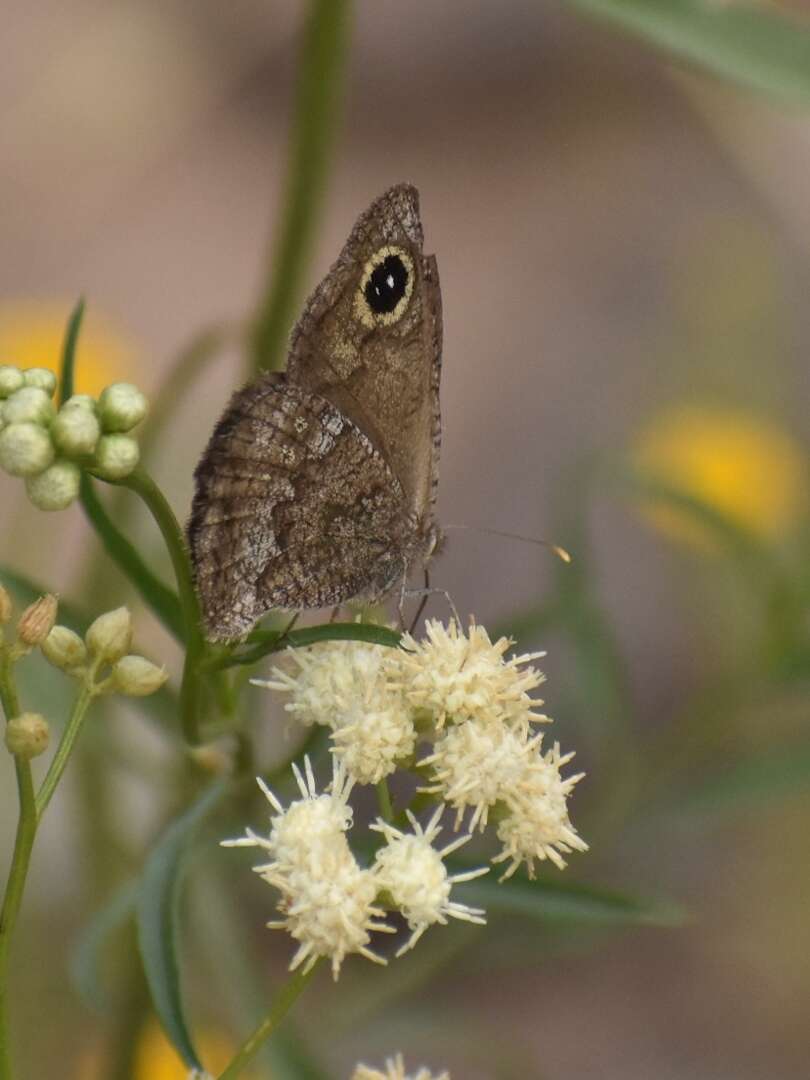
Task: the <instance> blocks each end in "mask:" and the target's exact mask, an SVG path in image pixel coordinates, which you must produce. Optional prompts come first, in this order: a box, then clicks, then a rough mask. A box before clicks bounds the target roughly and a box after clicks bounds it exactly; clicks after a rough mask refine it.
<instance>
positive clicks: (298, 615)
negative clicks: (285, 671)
mask: <svg viewBox="0 0 810 1080" xmlns="http://www.w3.org/2000/svg"><path fill="white" fill-rule="evenodd" d="M300 618H301V612H300V611H296V613H295V614H294V615H293V617H292V618H291V619H290V621H289V622H288V623H287V625H286V626H285V627H284V629H283V630H282V631H281V633H280V634H279V636H278V641H277V642H276V648H277V649H280V648H281V646H282V645H283V643H284V639H285V638H286V636H287V634H289V632H290V631H291V630H292V628H293V627H294V626H295V624H296V623H297V622H298V620H299V619H300Z"/></svg>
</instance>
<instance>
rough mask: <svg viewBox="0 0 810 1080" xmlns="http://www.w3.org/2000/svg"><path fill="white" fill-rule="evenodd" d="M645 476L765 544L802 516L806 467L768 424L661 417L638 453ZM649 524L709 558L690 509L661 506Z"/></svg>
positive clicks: (689, 411)
mask: <svg viewBox="0 0 810 1080" xmlns="http://www.w3.org/2000/svg"><path fill="white" fill-rule="evenodd" d="M632 461H633V464H634V465H635V466H636V467H637V468H638V469H639V470H640V471H641V473H642V474H643V475H644V476H645V477H648V478H650V479H652V480H657V481H659V482H660V483H662V484H665V485H667V486H668V487H670V488H672V489H673V490H675V491H679V492H682V493H683V494H684V495H690V496H693V497H694V498H696V499H699V500H700V501H701V502H704V503H706V504H707V505H708V506H710V507H713V508H714V509H716V510H717V511H719V512H720V513H722V514H724V515H725V516H726V517H728V518H729V519H730V520H731V521H733V522H735V523H736V524H738V525H739V526H741V527H743V528H745V529H747V530H748V531H749V532H752V533H755V534H757V535H758V536H760V537H761V538H763V539H775V538H777V537H779V536H782V535H784V534H785V533H787V532H788V531H789V530H790V528H791V526H792V525H794V524H795V522H796V520H797V519H798V517H799V515H800V514H801V512H802V510H803V508H804V499H805V485H806V480H807V475H806V459H805V455H804V452H803V450H802V447H801V446H800V445H799V444H798V443H797V442H796V441H795V440H794V439H793V438H791V436H790V435H788V434H787V433H786V432H785V431H784V429H783V428H781V427H779V426H777V425H776V424H774V423H772V422H771V421H769V420H766V419H764V418H762V417H756V416H753V415H751V414H747V413H744V412H741V411H734V410H730V409H714V408H711V407H709V406H680V407H676V408H673V409H670V410H667V411H666V412H664V413H662V414H660V415H658V416H657V417H656V418H655V419H654V420H653V421H652V422H651V423H650V424H649V425H648V426H647V428H646V429H645V430H644V431H643V432H642V434H641V436H640V438H639V439H638V441H637V443H636V446H635V448H634V450H633V453H632ZM644 513H645V516H646V517H647V518H648V519H649V520H650V521H651V522H652V523H653V524H654V525H656V526H657V527H658V528H660V529H661V530H662V531H663V532H666V533H668V534H669V535H670V536H672V537H674V538H675V539H678V540H683V541H685V542H687V543H691V544H693V545H695V546H698V547H701V548H703V549H704V550H705V549H707V548H710V547H712V546H713V545H712V541H711V538H710V537H709V536H708V534H707V532H706V531H705V530H704V529H703V528H702V527H701V525H700V523H699V521H697V520H696V518H695V517H694V516H692V515H690V514H689V512H688V510H687V509H684V510H682V511H681V510H679V509H678V508H677V507H675V506H664V505H656V506H650V507H646V508H645V511H644Z"/></svg>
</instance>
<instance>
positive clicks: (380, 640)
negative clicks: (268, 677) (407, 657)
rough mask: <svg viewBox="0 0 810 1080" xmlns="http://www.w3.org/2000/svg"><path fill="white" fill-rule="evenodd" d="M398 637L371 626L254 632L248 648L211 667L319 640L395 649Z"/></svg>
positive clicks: (251, 659)
mask: <svg viewBox="0 0 810 1080" xmlns="http://www.w3.org/2000/svg"><path fill="white" fill-rule="evenodd" d="M400 640H401V634H400V633H399V631H397V630H390V629H389V628H388V627H387V626H377V625H376V624H374V623H357V622H350V623H324V624H323V625H322V626H305V627H303V628H302V629H301V630H290V631H289V632H287V633H285V632H284V631H283V630H254V631H253V633H252V634H251V635H250V637H249V638H248V641H249V642H254V643H255V644H254V645H253V647H252V648H248V649H245V651H244V652H240V653H230V654H228V655H227V656H221V655H220V656H215V657H214V658H213V660H212V662H211V663H210V665H208V666H210V667H211V668H214V669H217V668H228V667H234V666H235V665H237V664H255V663H256V662H257V661H258V660H261V659H262V658H263V657H265V656H269V655H270V653H274V652H279V651H280V650H281V649H286V648H288V647H289V648H291V649H302V648H305V647H306V646H307V645H317V644H318V643H319V642H321V641H366V642H369V643H370V644H371V645H386V646H388V647H389V648H394V649H396V648H398V647H399V643H400Z"/></svg>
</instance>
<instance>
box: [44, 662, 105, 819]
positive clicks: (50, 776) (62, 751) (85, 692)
mask: <svg viewBox="0 0 810 1080" xmlns="http://www.w3.org/2000/svg"><path fill="white" fill-rule="evenodd" d="M94 696H95V695H94V694H93V688H92V684H91V683H90V681H89V680H88V682H86V683H84V684H83V686H82V688H81V690H80V691H79V695H78V697H77V698H76V701H75V702H74V704H73V709H72V710H71V713H70V717H69V718H68V722H67V724H66V725H65V730H64V731H63V732H62V738H61V740H60V742H59V746H58V747H57V749H56V753H55V754H54V756H53V758H52V759H51V763H50V765H49V766H48V771H47V772H46V774H45V779H44V780H43V781H42V786H41V787H40V789H39V791H38V792H37V797H36V811H37V822H39V821H41V819H42V815H43V814H44V813H45V809H46V807H47V805H48V803H49V802H50V801H51V796H52V795H53V793H54V791H55V790H56V785H57V784H58V783H59V781H60V780H61V779H62V773H63V772H64V771H65V766H66V765H67V763H68V758H69V757H70V753H71V751H72V749H73V746H74V744H75V742H76V739H77V737H78V735H79V731H80V730H81V726H82V723H83V722H84V718H85V715H86V713H87V709H88V707H89V705H90V703H91V701H92V700H93V697H94Z"/></svg>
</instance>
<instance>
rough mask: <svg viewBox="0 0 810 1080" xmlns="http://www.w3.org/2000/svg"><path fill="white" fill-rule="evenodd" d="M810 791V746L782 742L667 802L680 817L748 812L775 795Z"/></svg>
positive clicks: (733, 763) (710, 777)
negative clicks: (784, 745)
mask: <svg viewBox="0 0 810 1080" xmlns="http://www.w3.org/2000/svg"><path fill="white" fill-rule="evenodd" d="M807 792H810V746H808V745H803V746H802V745H799V746H789V747H783V746H780V747H778V748H777V749H775V750H767V751H765V750H760V751H759V752H758V753H757V754H756V755H753V756H752V757H749V758H746V759H744V760H742V761H735V762H731V763H729V764H728V765H726V767H725V768H723V769H722V771H720V772H717V773H714V774H711V775H709V776H708V777H706V778H705V779H704V780H703V781H702V782H701V784H700V785H699V786H695V787H691V788H687V789H686V790H685V791H684V790H683V789H681V790H680V791H678V792H675V793H672V795H671V798H670V799H668V801H667V806H668V808H669V809H671V810H672V811H673V813H675V814H676V815H677V818H678V820H679V821H682V820H684V819H685V816H688V818H689V819H690V820H691V821H694V820H695V819H700V820H703V819H704V818H705V817H707V816H709V815H715V814H733V813H737V812H744V811H745V810H748V809H751V808H752V807H757V806H760V805H761V804H763V803H768V802H771V801H772V800H774V799H782V798H787V797H789V796H791V795H795V794H802V793H807Z"/></svg>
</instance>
